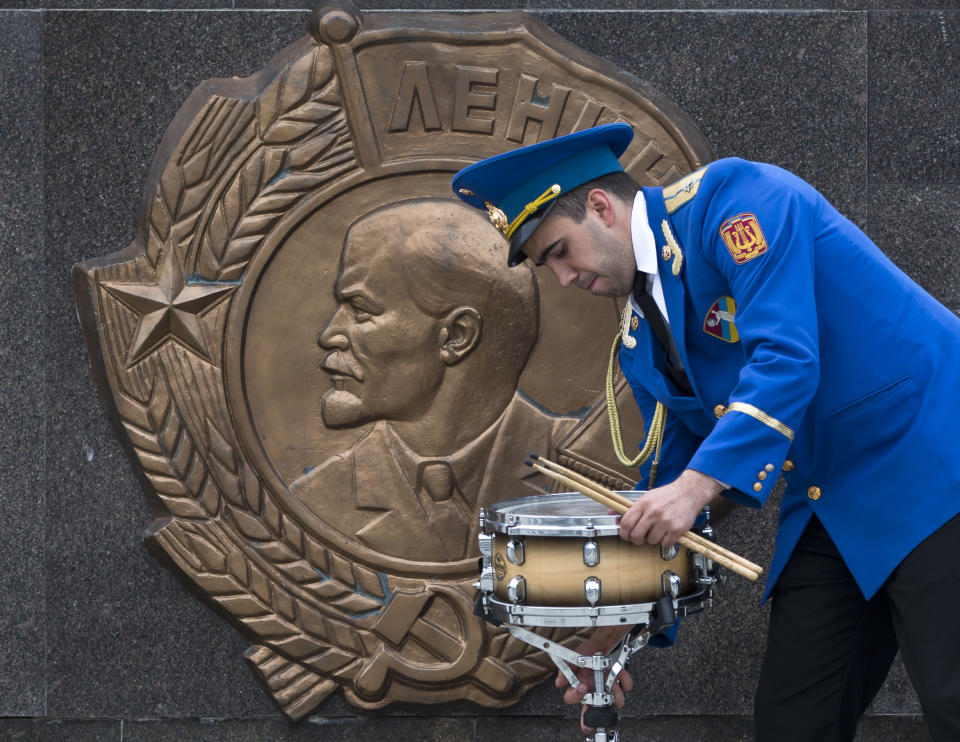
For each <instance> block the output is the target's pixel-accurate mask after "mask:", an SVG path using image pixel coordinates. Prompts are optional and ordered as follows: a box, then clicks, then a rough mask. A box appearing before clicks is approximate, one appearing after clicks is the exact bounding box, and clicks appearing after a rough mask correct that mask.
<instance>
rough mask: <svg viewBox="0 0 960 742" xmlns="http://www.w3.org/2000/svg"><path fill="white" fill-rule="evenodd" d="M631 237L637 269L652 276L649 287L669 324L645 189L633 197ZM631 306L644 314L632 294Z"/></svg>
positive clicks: (635, 310) (638, 312) (640, 313)
mask: <svg viewBox="0 0 960 742" xmlns="http://www.w3.org/2000/svg"><path fill="white" fill-rule="evenodd" d="M630 239H631V241H632V242H633V257H634V260H636V261H637V270H638V271H641V272H642V273H647V274H649V275H650V276H652V277H653V278H652V280H651V281H650V285H649V286H648V287H647V288H648V290H649V291H650V294H651V296H653V300H654V301H655V302H656V303H657V306H658V307H659V308H660V312H661V314H663V319H664V321H665V322H666V323H667V325H668V326H669V324H670V316H669V314H668V313H667V301H666V299H665V298H664V296H663V284H662V283H661V282H660V271H659V268H658V264H657V241H656V238H655V237H654V236H653V230H652V229H650V222H649V221H647V202H646V200H645V199H644V197H643V191H637V195H636V196H635V197H634V199H633V211H632V212H631V214H630ZM630 306H631V308H632V309H633V311H634V312H636V313H637V314H639V315H640V316H641V317H642V316H643V311H642V310H641V309H640V308H639V307H638V306H637V303H636V302H635V301H634V300H633V296H632V295H631V296H630Z"/></svg>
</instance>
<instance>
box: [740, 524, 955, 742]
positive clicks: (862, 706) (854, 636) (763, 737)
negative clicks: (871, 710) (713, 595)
mask: <svg viewBox="0 0 960 742" xmlns="http://www.w3.org/2000/svg"><path fill="white" fill-rule="evenodd" d="M772 601H773V603H772V606H771V612H770V631H769V634H768V637H767V649H766V653H765V654H764V658H763V668H762V670H761V671H760V682H759V685H758V687H757V697H756V706H755V710H754V724H755V729H756V738H757V742H848V741H849V740H852V739H853V737H854V734H855V732H856V726H857V721H858V719H859V718H860V716H861V714H863V712H864V711H865V710H866V708H867V706H869V705H870V701H871V700H873V697H874V696H875V695H876V693H877V691H878V690H879V689H880V686H881V685H883V681H884V679H885V678H886V676H887V672H888V671H889V669H890V665H891V663H892V662H893V659H894V657H895V656H896V653H897V649H898V647H899V649H900V651H901V654H902V656H903V661H904V665H905V666H906V669H907V674H908V675H909V676H910V680H911V682H912V683H913V686H914V688H915V689H916V691H917V694H918V695H919V697H920V704H921V706H922V707H923V712H924V714H925V716H926V721H927V726H928V727H929V728H930V731H931V733H932V735H933V737H934V739H936V740H938V742H941V741H943V742H947V741H948V740H949V741H951V742H955V741H956V740H960V516H957V517H955V518H953V519H952V520H950V521H948V522H947V523H946V524H945V525H943V526H942V527H941V528H940V529H939V530H937V531H936V532H934V533H933V534H932V535H931V536H929V537H928V538H927V539H926V540H925V541H924V542H923V543H921V544H920V545H919V546H917V548H916V549H914V550H913V551H912V552H911V553H910V554H909V555H908V556H907V558H906V559H904V560H903V562H901V564H900V565H899V566H898V567H897V569H896V570H895V571H894V573H893V574H892V575H891V576H890V578H889V579H888V580H887V582H886V583H885V584H884V586H883V587H882V588H881V589H880V591H879V592H878V593H877V594H876V595H875V596H874V597H873V598H871V599H870V600H864V597H863V594H862V593H861V592H860V589H859V588H858V587H857V584H856V583H855V582H854V580H853V577H852V575H851V574H850V571H849V570H848V569H847V567H846V565H845V564H844V563H843V560H842V559H841V558H840V554H839V552H838V551H837V548H836V546H834V544H833V541H831V539H830V537H829V535H828V534H827V532H826V530H825V529H824V528H823V526H822V525H821V523H820V521H819V520H818V519H817V518H816V517H814V518H813V519H812V520H811V522H810V525H809V526H808V527H807V529H806V531H804V534H803V536H802V537H801V539H800V542H799V544H798V545H797V548H796V550H795V551H794V553H793V555H792V556H791V558H790V561H789V562H788V563H787V566H786V568H785V569H784V572H783V574H782V575H781V577H780V579H779V580H778V582H777V585H776V587H775V588H774V590H773V595H772Z"/></svg>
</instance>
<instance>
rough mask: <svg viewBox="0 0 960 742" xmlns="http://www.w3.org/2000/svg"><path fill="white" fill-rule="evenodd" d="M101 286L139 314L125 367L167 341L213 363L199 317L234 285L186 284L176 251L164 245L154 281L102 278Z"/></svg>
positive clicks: (224, 296)
mask: <svg viewBox="0 0 960 742" xmlns="http://www.w3.org/2000/svg"><path fill="white" fill-rule="evenodd" d="M101 285H102V286H103V287H104V288H105V289H106V290H107V292H108V293H109V294H110V295H111V296H113V297H114V298H116V299H117V300H118V301H119V302H121V303H122V304H123V305H124V306H126V307H129V308H130V309H131V310H133V311H134V312H136V313H137V314H138V315H140V323H139V324H138V326H137V332H136V335H135V336H134V339H133V342H132V343H131V344H130V349H129V350H128V352H127V368H131V367H132V366H134V365H135V364H137V363H139V362H140V361H142V360H143V359H144V358H146V357H147V356H148V355H150V354H151V353H153V352H154V351H155V350H157V349H159V348H160V346H162V345H163V344H164V343H165V342H166V341H167V340H173V341H175V342H178V343H180V345H182V346H183V347H184V348H186V349H187V350H190V351H192V352H194V353H196V354H197V355H198V356H200V357H201V358H203V359H204V360H205V361H207V362H208V363H213V357H212V356H211V355H210V352H209V350H208V349H207V342H206V339H205V338H204V335H203V331H202V330H201V328H200V321H199V317H201V316H202V315H203V314H205V313H206V312H208V311H209V310H210V309H212V308H213V307H215V306H216V305H217V304H219V303H220V302H221V301H222V300H223V299H225V298H226V297H227V295H228V294H229V293H230V292H231V291H233V290H234V289H235V288H236V285H235V284H224V283H193V284H188V283H187V281H186V274H185V272H184V269H183V264H182V263H181V262H180V258H179V256H177V254H176V250H174V249H172V248H170V247H168V248H167V249H165V250H164V252H163V257H162V258H161V259H160V264H159V265H158V266H157V282H156V283H155V284H153V285H144V284H140V283H120V282H116V281H104V282H102V283H101Z"/></svg>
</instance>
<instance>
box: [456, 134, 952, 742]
mask: <svg viewBox="0 0 960 742" xmlns="http://www.w3.org/2000/svg"><path fill="white" fill-rule="evenodd" d="M631 138H632V130H631V128H630V127H629V126H628V125H626V124H610V125H607V126H601V127H596V128H594V129H590V130H587V131H583V132H577V133H575V134H570V135H568V136H565V137H560V138H558V139H554V140H549V141H546V142H541V143H539V144H535V145H531V146H529V147H524V148H521V149H518V150H514V151H512V152H508V153H505V154H503V155H498V156H497V157H494V158H490V159H488V160H484V161H482V162H479V163H477V164H475V165H472V166H470V167H468V168H466V169H464V170H462V171H461V172H460V173H458V174H457V175H456V177H455V178H454V181H453V187H454V191H455V192H456V193H457V194H458V195H459V196H460V197H461V198H462V199H463V200H464V201H466V202H467V203H469V204H471V205H473V206H476V207H478V208H481V209H485V210H487V211H488V212H489V213H490V215H491V219H492V220H493V221H494V223H495V224H497V225H498V226H499V227H500V229H501V232H502V233H503V234H504V236H505V237H506V238H507V239H508V241H509V243H510V260H511V263H512V264H517V263H519V262H520V261H522V260H524V259H526V258H529V259H531V260H532V261H533V262H535V263H537V264H545V265H547V266H548V267H549V268H550V269H551V270H552V271H553V273H554V274H555V275H556V276H557V278H558V280H559V281H560V282H561V283H562V284H563V285H565V286H567V285H576V286H578V287H579V288H582V289H586V290H589V291H591V292H593V293H596V294H602V295H605V296H624V297H625V296H629V297H630V300H629V302H628V304H627V307H626V310H625V313H624V317H623V322H622V326H621V346H620V350H619V361H620V366H621V368H622V370H623V373H624V375H625V376H626V378H627V380H628V381H629V383H630V385H631V388H632V389H633V391H634V395H635V397H636V400H637V404H638V405H639V406H640V409H641V410H642V412H643V414H644V417H645V419H646V420H648V421H649V420H653V419H654V413H655V410H656V409H657V408H658V407H659V408H660V412H661V415H663V414H664V413H665V421H664V422H663V425H662V427H661V428H659V429H658V430H654V432H653V433H652V434H653V435H656V436H657V437H658V438H659V439H660V451H661V453H660V457H659V461H657V462H656V470H655V471H656V481H655V482H653V481H650V480H651V478H652V477H651V463H647V464H645V465H644V466H643V467H642V468H641V472H640V473H641V478H640V481H639V484H638V488H640V489H649V492H648V493H647V494H646V495H644V496H643V497H641V498H639V500H638V502H637V504H636V505H634V507H633V508H631V509H630V510H629V511H628V512H627V513H626V514H625V515H624V516H623V518H622V520H621V529H620V534H621V537H623V538H625V539H628V540H630V541H633V542H634V543H638V544H642V543H651V544H656V543H660V544H665V545H666V544H671V543H674V542H676V541H677V539H678V537H679V536H680V535H681V534H682V533H684V532H685V531H686V530H688V529H689V528H690V527H691V525H693V522H694V519H695V518H696V516H697V514H698V513H699V512H700V510H701V509H702V508H703V506H704V505H706V504H707V503H709V502H710V501H711V500H713V499H714V498H715V497H717V496H719V495H722V496H724V497H728V498H730V499H733V500H735V501H737V502H739V503H742V504H746V505H750V506H753V507H758V508H759V507H761V506H762V505H763V503H764V501H765V500H766V499H767V497H768V496H769V495H770V493H771V491H772V490H773V487H774V485H775V483H776V481H777V479H778V476H779V474H780V473H781V472H782V473H783V477H784V479H785V480H786V490H785V492H784V495H783V500H782V506H781V512H780V521H779V530H778V533H777V541H776V549H775V552H774V557H773V561H772V563H771V565H770V567H769V577H768V581H767V586H766V591H765V594H764V598H765V599H766V598H767V597H769V596H771V595H772V596H773V601H772V609H771V618H770V630H769V636H768V642H767V648H766V652H765V656H764V664H763V669H762V671H761V676H760V681H759V684H758V691H757V698H756V708H755V723H756V729H757V738H758V740H760V742H767V741H776V742H782V741H784V740H808V741H809V742H814V741H816V742H823V741H824V740H851V739H853V735H854V732H855V728H856V722H857V719H858V718H859V716H860V715H861V714H862V712H863V711H864V710H865V709H866V707H867V705H868V704H869V702H870V700H871V699H872V698H873V696H874V694H875V693H876V692H877V690H878V689H879V687H880V686H881V685H882V683H883V679H884V678H885V676H886V673H887V671H888V669H889V667H890V664H891V662H892V660H893V657H894V656H895V654H896V650H897V648H898V646H899V648H900V650H901V652H902V655H903V659H904V663H905V665H906V668H907V671H908V673H909V675H910V678H911V680H912V682H913V684H914V686H915V687H916V689H917V692H918V694H919V696H920V700H921V704H922V706H923V709H924V712H925V714H926V717H927V723H928V726H929V727H930V729H931V731H932V732H933V734H934V736H935V738H936V739H938V740H957V739H960V632H957V631H956V616H957V615H958V614H960V560H958V559H957V556H958V551H960V546H958V544H960V517H957V514H958V513H960V456H958V455H957V453H958V443H957V441H958V440H960V415H958V414H957V410H958V409H960V379H958V369H960V319H958V318H957V317H956V316H955V315H954V314H953V313H952V312H950V311H949V310H948V309H946V308H945V307H943V306H942V305H940V304H939V303H938V302H937V301H935V300H934V299H933V298H932V297H930V296H929V295H928V294H927V293H926V292H925V291H923V289H921V288H920V287H919V286H918V285H917V284H915V283H914V282H913V281H911V280H910V279H909V278H908V277H907V276H906V275H905V274H904V273H902V272H901V271H900V270H899V269H898V268H897V267H896V266H894V265H893V264H892V263H891V262H890V261H889V260H888V259H887V258H886V257H885V256H884V255H883V254H882V253H881V252H880V250H879V249H878V248H877V247H876V246H875V245H874V244H873V243H872V242H871V241H870V240H869V239H868V238H867V237H866V236H865V235H864V234H863V233H862V232H861V231H860V230H859V229H857V228H856V227H855V226H854V225H853V224H852V223H851V222H849V221H848V220H847V219H845V218H844V217H843V216H842V215H840V214H839V213H838V212H837V211H836V210H835V209H834V208H833V207H832V206H831V205H830V204H829V203H828V202H827V201H826V200H825V199H824V198H823V196H821V195H820V194H819V193H818V192H817V191H816V190H814V189H813V188H812V187H811V186H809V185H808V184H806V183H805V182H803V181H802V180H800V179H799V178H797V177H795V176H793V175H791V174H789V173H787V172H785V171H783V170H781V169H779V168H776V167H773V166H771V165H764V164H758V163H751V162H745V161H742V160H736V159H728V160H720V161H717V162H714V163H711V164H709V165H707V166H706V167H704V168H702V169H700V170H698V171H697V172H694V173H692V174H690V175H688V176H686V177H685V178H683V179H682V180H681V181H679V182H678V183H676V184H673V185H671V186H668V187H666V188H642V189H640V188H638V186H636V184H634V183H633V181H632V180H630V179H629V177H628V176H626V174H625V173H623V171H622V168H621V167H620V164H619V162H618V160H617V158H618V157H619V155H620V154H622V152H623V151H624V150H625V149H626V147H627V145H628V144H629V142H630V139H631ZM652 427H656V426H652ZM609 639H610V635H599V636H598V637H597V638H596V640H595V641H596V643H597V644H598V645H600V644H602V643H603V642H605V641H609ZM581 690H582V689H581ZM567 698H568V700H573V699H575V698H576V693H575V692H574V691H573V690H570V691H568V692H567Z"/></svg>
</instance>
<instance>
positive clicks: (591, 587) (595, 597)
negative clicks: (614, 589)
mask: <svg viewBox="0 0 960 742" xmlns="http://www.w3.org/2000/svg"><path fill="white" fill-rule="evenodd" d="M583 594H584V596H586V598H587V602H588V603H589V604H590V605H596V604H597V603H598V602H599V601H600V578H599V577H588V578H587V579H585V580H584V581H583Z"/></svg>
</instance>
